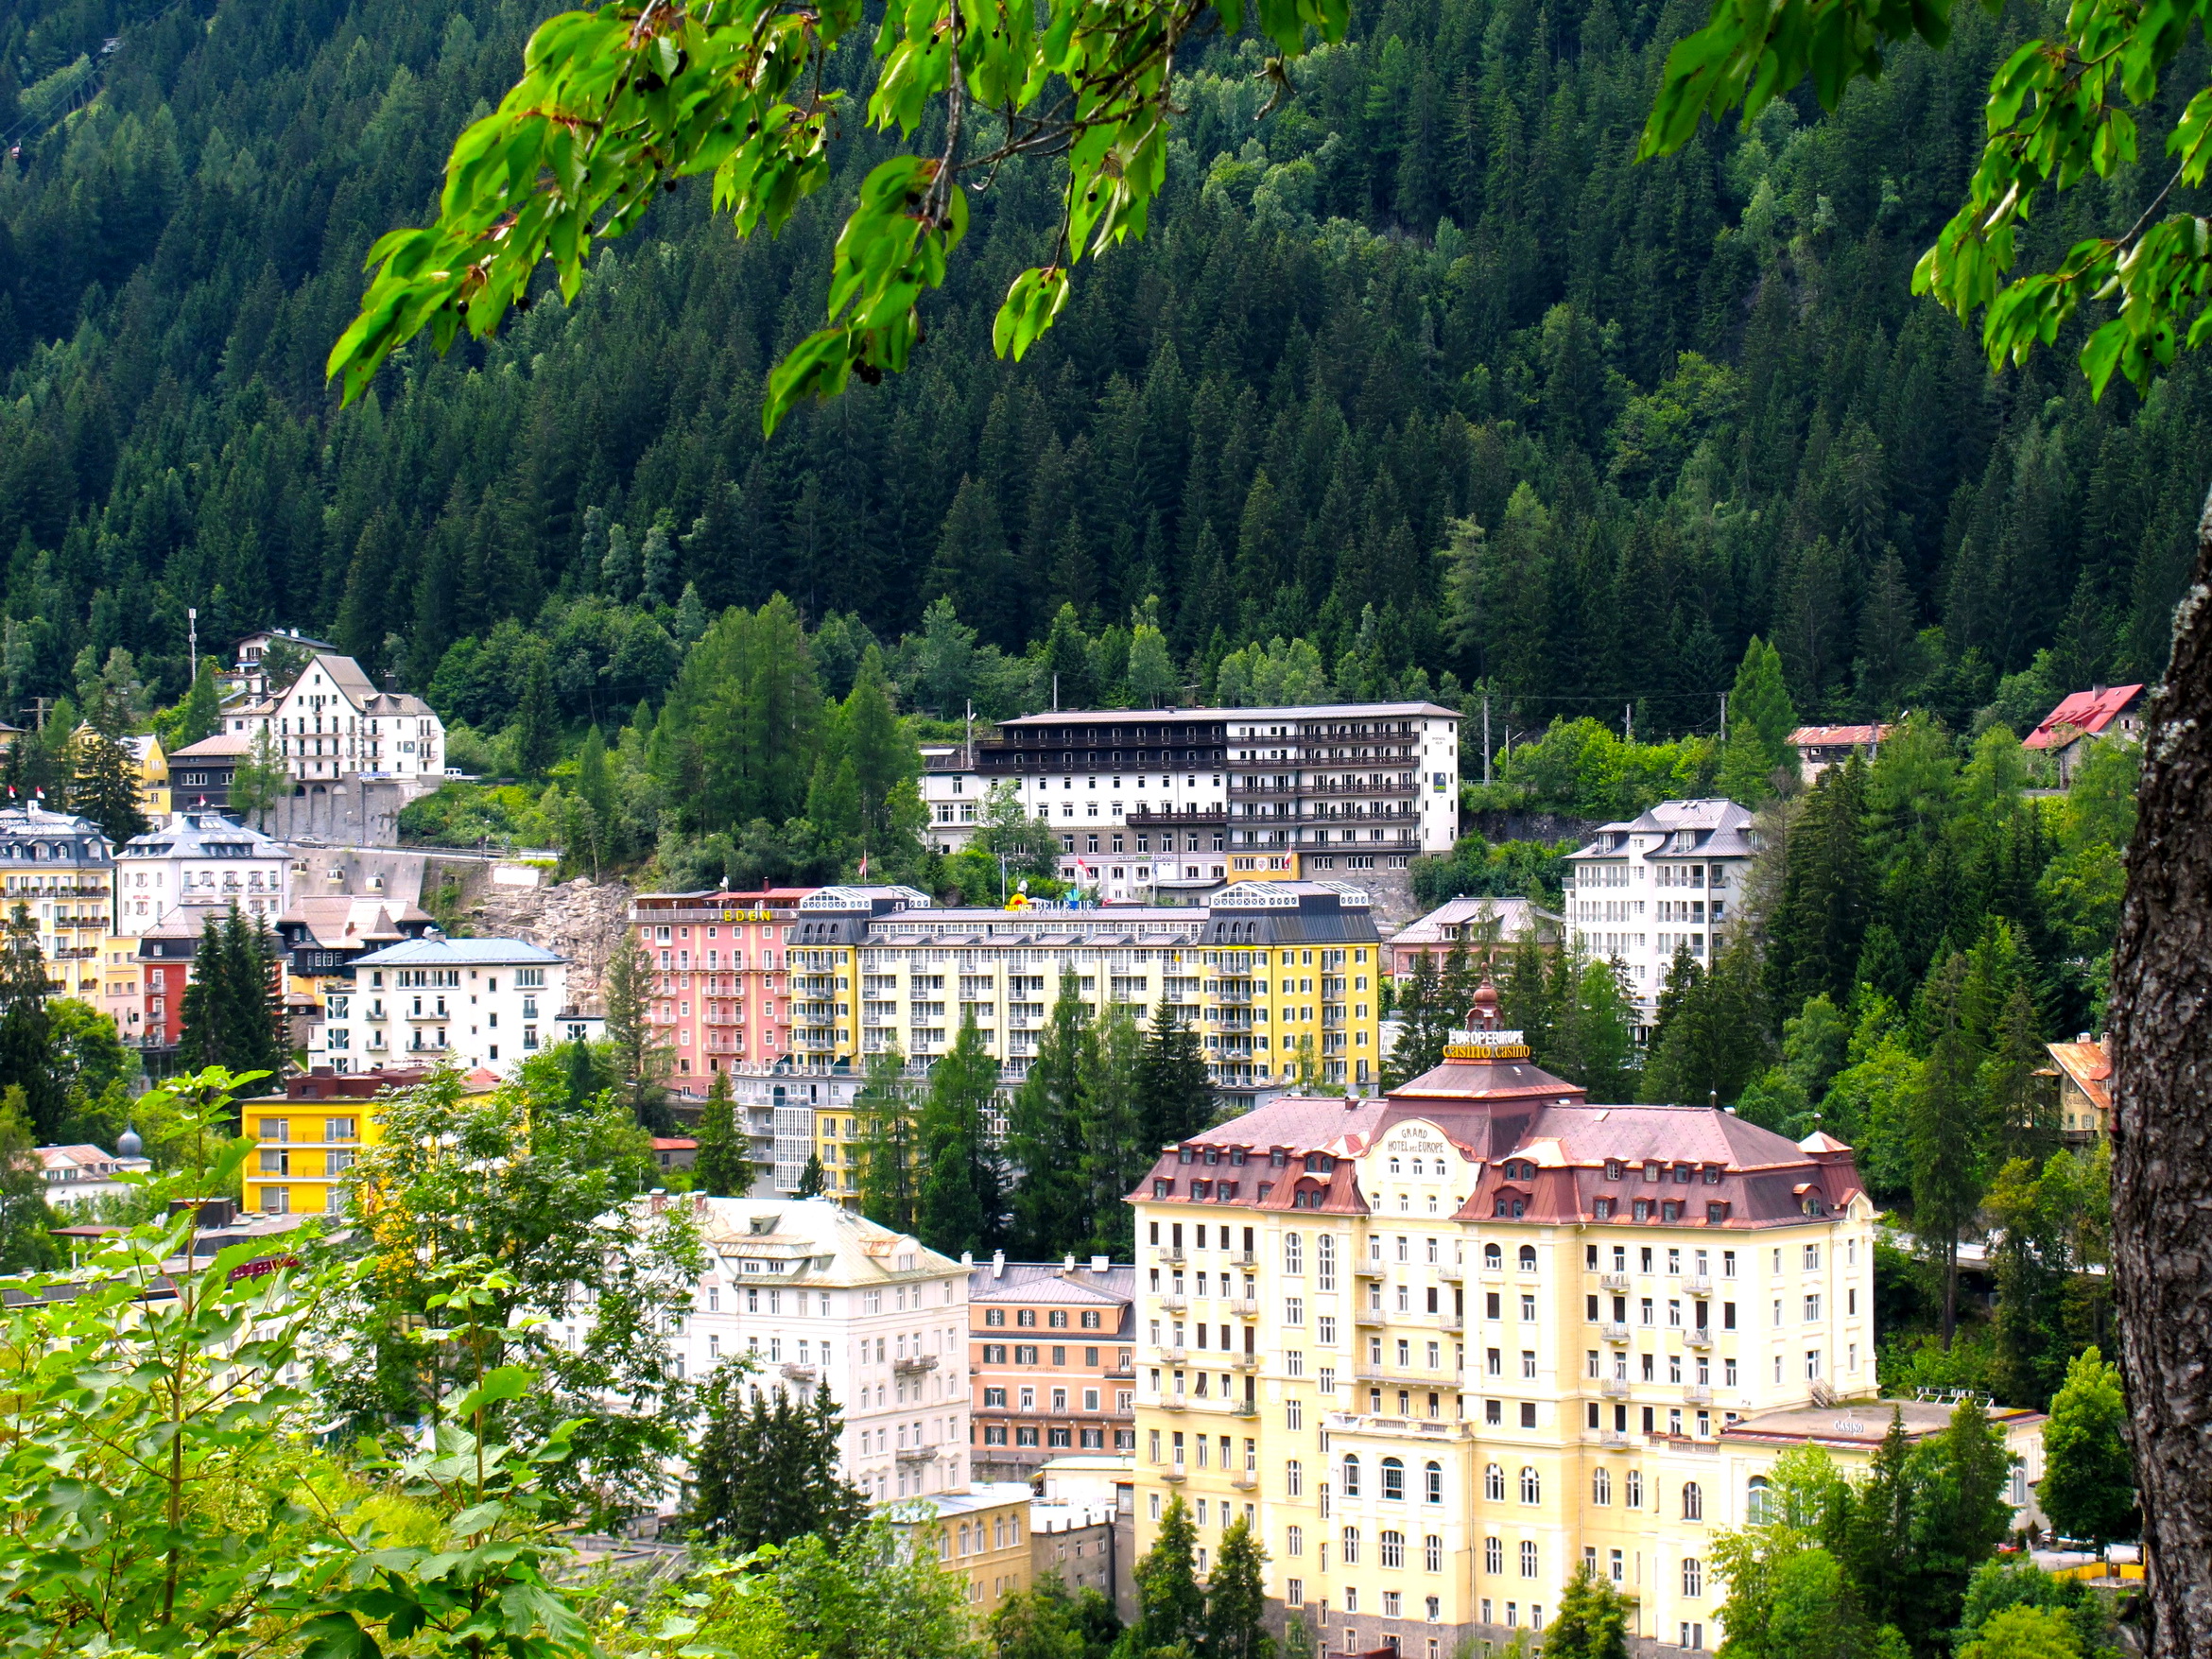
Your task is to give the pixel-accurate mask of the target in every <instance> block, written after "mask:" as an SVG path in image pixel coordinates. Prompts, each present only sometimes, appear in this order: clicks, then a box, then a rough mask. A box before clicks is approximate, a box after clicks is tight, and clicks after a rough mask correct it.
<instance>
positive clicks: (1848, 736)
mask: <svg viewBox="0 0 2212 1659" xmlns="http://www.w3.org/2000/svg"><path fill="white" fill-rule="evenodd" d="M1896 729H1897V728H1896V727H1894V726H1891V725H1883V724H1880V723H1876V724H1874V725H1870V726H1800V727H1798V729H1797V730H1796V731H1794V732H1792V733H1790V734H1789V746H1790V748H1792V749H1794V750H1796V751H1797V771H1798V776H1800V777H1801V778H1803V779H1804V780H1805V781H1806V784H1808V785H1810V784H1814V783H1817V782H1819V781H1820V775H1821V774H1822V773H1823V772H1824V771H1826V770H1827V769H1829V768H1830V767H1832V766H1840V765H1842V764H1843V762H1845V761H1847V760H1849V759H1850V758H1851V757H1852V756H1853V755H1855V754H1863V755H1865V756H1866V757H1867V758H1868V759H1870V760H1871V759H1873V758H1874V756H1875V754H1876V753H1877V752H1879V751H1880V749H1881V746H1882V745H1883V744H1884V743H1887V742H1888V741H1889V740H1890V734H1891V733H1892V732H1894V731H1896Z"/></svg>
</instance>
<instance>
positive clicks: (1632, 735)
mask: <svg viewBox="0 0 2212 1659" xmlns="http://www.w3.org/2000/svg"><path fill="white" fill-rule="evenodd" d="M1620 740H1621V741H1622V742H1623V743H1633V742H1634V741H1635V740H1636V705H1635V704H1634V703H1633V702H1624V703H1622V704H1621V705H1620Z"/></svg>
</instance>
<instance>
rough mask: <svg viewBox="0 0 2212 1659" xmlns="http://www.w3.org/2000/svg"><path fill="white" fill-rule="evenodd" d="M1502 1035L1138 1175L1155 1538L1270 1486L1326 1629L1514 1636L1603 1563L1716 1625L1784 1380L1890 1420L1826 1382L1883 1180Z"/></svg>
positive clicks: (1286, 1585)
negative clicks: (1616, 1101) (1583, 1076)
mask: <svg viewBox="0 0 2212 1659" xmlns="http://www.w3.org/2000/svg"><path fill="white" fill-rule="evenodd" d="M1510 1038H1511V1034H1510V1033H1490V1034H1488V1035H1486V1036H1481V1037H1474V1036H1469V1035H1467V1034H1462V1035H1461V1038H1460V1041H1459V1042H1458V1043H1456V1044H1455V1045H1454V1046H1452V1047H1450V1048H1448V1049H1447V1050H1446V1054H1447V1059H1446V1061H1445V1063H1444V1064H1443V1065H1442V1066H1441V1067H1439V1068H1438V1069H1436V1070H1435V1071H1432V1072H1430V1073H1428V1074H1427V1075H1426V1076H1425V1077H1422V1078H1419V1079H1417V1080H1414V1081H1413V1082H1411V1083H1409V1084H1408V1085H1407V1086H1406V1087H1405V1088H1403V1089H1400V1090H1398V1091H1396V1092H1395V1093H1394V1094H1392V1095H1391V1096H1388V1097H1383V1098H1366V1099H1361V1098H1352V1099H1325V1098H1312V1097H1283V1098H1279V1099H1276V1100H1274V1101H1272V1102H1270V1103H1269V1104H1267V1105H1265V1106H1262V1107H1260V1108H1259V1109H1258V1110H1256V1111H1253V1112H1252V1113H1250V1114H1248V1115H1244V1116H1242V1117H1239V1118H1236V1119H1234V1120H1232V1121H1230V1122H1228V1123H1226V1124H1223V1125H1220V1126H1218V1127H1217V1128H1214V1129H1211V1130H1208V1131H1206V1132H1203V1133H1201V1134H1199V1135H1197V1136H1194V1137H1192V1138H1191V1139H1190V1140H1188V1141H1186V1142H1184V1143H1183V1144H1182V1145H1180V1146H1178V1147H1175V1148H1171V1149H1168V1150H1167V1151H1166V1153H1164V1154H1163V1156H1162V1157H1161V1159H1160V1161H1159V1163H1158V1164H1157V1165H1156V1166H1154V1168H1153V1170H1152V1171H1151V1173H1150V1175H1149V1176H1148V1177H1147V1179H1146V1181H1145V1182H1144V1184H1143V1185H1142V1187H1141V1189H1140V1190H1139V1191H1138V1193H1136V1194H1135V1195H1133V1196H1132V1203H1133V1204H1134V1205H1135V1207H1136V1212H1137V1239H1138V1251H1137V1260H1138V1271H1139V1284H1138V1288H1137V1320H1138V1331H1137V1401H1136V1430H1137V1460H1136V1470H1135V1480H1136V1500H1137V1516H1136V1529H1137V1536H1136V1539H1135V1546H1136V1547H1137V1548H1138V1549H1139V1550H1142V1549H1144V1548H1147V1547H1149V1545H1150V1543H1151V1540H1152V1538H1153V1536H1154V1535H1155V1534H1156V1533H1157V1530H1158V1526H1159V1520H1160V1516H1161V1514H1162V1512H1163V1511H1164V1508H1165V1506H1166V1503H1167V1501H1168V1500H1169V1499H1170V1497H1171V1496H1173V1495H1178V1494H1180V1495H1182V1496H1183V1497H1184V1500H1185V1501H1186V1502H1187V1503H1188V1504H1189V1505H1190V1507H1191V1511H1192V1514H1193V1518H1194V1519H1195V1520H1196V1522H1197V1523H1198V1529H1199V1541H1200V1567H1201V1572H1202V1571H1204V1570H1205V1567H1206V1556H1207V1555H1208V1554H1209V1553H1210V1552H1211V1551H1212V1550H1213V1549H1215V1548H1218V1542H1219V1537H1220V1532H1221V1530H1222V1529H1224V1528H1225V1527H1227V1526H1228V1525H1229V1524H1230V1523H1231V1522H1232V1521H1233V1520H1234V1519H1236V1518H1237V1517H1238V1516H1245V1517H1249V1518H1250V1519H1251V1520H1252V1522H1253V1525H1254V1526H1255V1527H1256V1528H1257V1529H1258V1531H1259V1533H1260V1536H1261V1539H1262V1541H1263V1543H1264V1545H1265V1547H1266V1549H1267V1552H1268V1558H1269V1559H1268V1566H1267V1576H1268V1591H1269V1595H1270V1599H1272V1601H1273V1602H1274V1603H1275V1606H1276V1608H1277V1610H1278V1611H1279V1612H1281V1613H1284V1614H1291V1613H1295V1614H1297V1615H1298V1616H1302V1617H1304V1618H1305V1619H1306V1620H1308V1621H1309V1623H1310V1624H1311V1625H1312V1626H1313V1628H1314V1630H1315V1632H1316V1633H1317V1635H1318V1636H1319V1637H1320V1638H1321V1640H1322V1645H1323V1648H1324V1650H1325V1651H1326V1652H1328V1653H1331V1654H1343V1653H1354V1652H1359V1653H1365V1652H1373V1651H1374V1650H1378V1649H1382V1648H1386V1647H1388V1648H1394V1649H1395V1650H1397V1651H1399V1652H1400V1653H1402V1654H1406V1655H1409V1656H1411V1659H1444V1656H1446V1655H1449V1654H1452V1653H1454V1652H1455V1651H1457V1650H1458V1647H1459V1644H1460V1642H1461V1641H1462V1640H1474V1641H1477V1642H1482V1641H1488V1642H1494V1643H1497V1644H1499V1645H1503V1644H1504V1643H1505V1642H1506V1641H1508V1640H1510V1639H1512V1635H1513V1633H1514V1632H1516V1631H1526V1630H1531V1629H1540V1628H1541V1626H1542V1625H1543V1623H1544V1620H1545V1616H1546V1610H1547V1608H1556V1606H1557V1605H1558V1600H1559V1597H1560V1594H1561V1592H1562V1589H1563V1588H1564V1585H1565V1583H1566V1582H1567V1581H1568V1579H1569V1578H1570V1577H1571V1576H1572V1574H1573V1573H1574V1571H1575V1570H1576V1568H1578V1567H1579V1566H1581V1565H1583V1564H1589V1565H1591V1566H1592V1567H1594V1568H1595V1570H1596V1571H1597V1572H1599V1574H1600V1575H1601V1576H1603V1577H1605V1578H1607V1579H1609V1580H1611V1581H1614V1582H1616V1583H1618V1584H1619V1585H1620V1586H1621V1587H1622V1588H1623V1589H1625V1590H1627V1591H1629V1592H1631V1593H1632V1594H1633V1596H1634V1597H1635V1600H1636V1613H1635V1618H1636V1624H1635V1631H1634V1633H1635V1635H1636V1637H1637V1638H1638V1647H1639V1650H1642V1651H1646V1652H1650V1651H1668V1652H1671V1651H1674V1650H1689V1651H1696V1650H1705V1649H1711V1648H1713V1647H1716V1646H1717V1645H1718V1643H1719V1637H1720V1631H1719V1624H1718V1614H1719V1607H1720V1604H1721V1601H1722V1599H1723V1592H1722V1588H1721V1586H1720V1585H1719V1584H1718V1583H1717V1582H1716V1581H1714V1579H1713V1577H1712V1573H1711V1569H1710V1565H1709V1563H1710V1541H1711V1537H1712V1534H1713V1532H1714V1531H1715V1530H1716V1529H1720V1528H1725V1527H1733V1526H1738V1525H1741V1524H1742V1522H1743V1520H1744V1519H1745V1516H1746V1514H1747V1512H1748V1506H1750V1505H1751V1504H1752V1503H1754V1502H1755V1501H1757V1500H1756V1498H1755V1496H1754V1494H1755V1493H1756V1491H1757V1486H1756V1481H1757V1479H1758V1478H1759V1477H1760V1475H1761V1473H1762V1471H1764V1470H1765V1469H1766V1468H1768V1467H1770V1466H1771V1462H1772V1460H1773V1459H1774V1458H1775V1457H1777V1456H1778V1455H1779V1454H1780V1451H1781V1450H1782V1449H1783V1448H1784V1447H1785V1446H1787V1445H1789V1444H1791V1443H1798V1442H1799V1441H1801V1440H1802V1439H1803V1438H1804V1437H1805V1432H1806V1431H1805V1430H1802V1429H1800V1428H1798V1427H1796V1426H1793V1425H1792V1423H1791V1420H1789V1419H1782V1420H1779V1421H1781V1422H1782V1423H1783V1424H1784V1428H1783V1430H1782V1431H1780V1432H1775V1431H1773V1430H1771V1428H1770V1426H1771V1425H1772V1424H1774V1423H1776V1422H1777V1421H1778V1420H1777V1419H1775V1418H1774V1416H1773V1414H1774V1413H1777V1412H1784V1413H1789V1412H1806V1411H1812V1412H1816V1413H1828V1414H1829V1415H1830V1418H1831V1420H1832V1419H1833V1417H1835V1416H1837V1415H1841V1416H1844V1417H1847V1418H1849V1419H1850V1420H1851V1421H1854V1422H1857V1423H1860V1424H1867V1425H1871V1424H1875V1423H1876V1421H1877V1418H1878V1419H1879V1420H1880V1421H1881V1422H1886V1419H1887V1413H1888V1408H1887V1406H1876V1405H1872V1404H1868V1405H1864V1406H1859V1407H1857V1408H1853V1409H1852V1410H1850V1411H1849V1412H1840V1413H1839V1412H1835V1411H1832V1410H1831V1408H1833V1407H1834V1405H1835V1402H1836V1401H1837V1400H1839V1399H1843V1398H1850V1397H1854V1396H1858V1397H1865V1396H1870V1395H1872V1394H1873V1392H1874V1391H1875V1351H1874V1337H1875V1332H1874V1321H1873V1291H1874V1223H1875V1212H1874V1208H1873V1205H1872V1204H1871V1203H1870V1202H1869V1201H1868V1199H1867V1196H1866V1193H1865V1191H1864V1189H1863V1187H1862V1186H1861V1184H1860V1182H1859V1179H1858V1171H1857V1169H1856V1168H1855V1167H1854V1166H1853V1163H1852V1157H1851V1149H1849V1148H1848V1147H1846V1146H1843V1145H1842V1144H1841V1143H1840V1142H1837V1141H1834V1140H1832V1139H1830V1138H1828V1137H1826V1136H1823V1135H1817V1134H1816V1135H1814V1136H1812V1137H1810V1138H1808V1139H1807V1140H1806V1141H1804V1142H1802V1143H1799V1144H1795V1145H1793V1144H1791V1143H1790V1142H1789V1141H1788V1140H1786V1139H1784V1138H1783V1137H1781V1136H1779V1135H1775V1134H1772V1133H1771V1132H1768V1131H1766V1130H1762V1129H1759V1128H1757V1127H1756V1126H1754V1125H1753V1124H1750V1123H1747V1122H1744V1121H1743V1120H1742V1119H1740V1118H1738V1117H1736V1116H1734V1115H1730V1114H1728V1113H1725V1112H1721V1111H1717V1110H1710V1109H1706V1108H1702V1107H1674V1106H1607V1105H1598V1104H1592V1103H1590V1102H1588V1101H1586V1100H1585V1099H1584V1097H1583V1095H1582V1091H1581V1090H1580V1089H1578V1088H1576V1087H1574V1086H1573V1085H1571V1084H1568V1083H1565V1082H1563V1081H1561V1080H1559V1079H1557V1078H1554V1077H1551V1076H1549V1075H1548V1074H1547V1073H1544V1072H1542V1071H1540V1070H1538V1069H1537V1068H1535V1067H1533V1066H1532V1065H1530V1064H1529V1063H1528V1051H1527V1049H1526V1048H1523V1047H1520V1046H1517V1044H1516V1043H1513V1042H1512V1041H1510ZM1806 1421H1807V1422H1810V1421H1811V1420H1809V1419H1808V1420H1806ZM2036 1426H2037V1425H2036V1422H2035V1421H2033V1420H2031V1421H2029V1422H2026V1423H2024V1424H2022V1425H2020V1426H2018V1433H2019V1434H2020V1435H2022V1436H2025V1437H2027V1438H2030V1439H2031V1438H2032V1436H2033V1433H2034V1431H2035V1428H2036ZM2012 1431H2013V1430H2012V1428H2011V1427H2010V1426H2009V1429H2008V1432H2012ZM1872 1433H1873V1434H1874V1435H1875V1438H1876V1439H1878V1437H1879V1433H1880V1428H1879V1426H1875V1427H1874V1428H1873V1429H1872ZM2018 1496H2019V1499H2020V1501H2022V1502H2025V1495H2024V1493H2022V1494H2019V1495H2018Z"/></svg>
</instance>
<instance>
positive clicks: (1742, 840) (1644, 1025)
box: [1565, 800, 1758, 1041]
mask: <svg viewBox="0 0 2212 1659" xmlns="http://www.w3.org/2000/svg"><path fill="white" fill-rule="evenodd" d="M1757 851H1758V839H1757V833H1756V832H1755V831H1754V829H1753V828H1752V813H1751V811H1750V809H1749V808H1748V807H1743V806H1738V805H1737V804H1736V803H1735V802H1733V801H1725V800H1711V801H1662V802H1660V803H1659V804H1657V805H1656V806H1654V807H1652V808H1651V809H1650V811H1648V812H1646V813H1644V814H1642V815H1641V816H1640V817H1637V818H1634V819H1632V820H1628V821H1623V822H1620V823H1608V824H1603V825H1600V826H1599V830H1598V833H1597V834H1596V835H1595V836H1594V837H1593V838H1591V839H1590V841H1589V842H1588V843H1587V844H1586V845H1585V846H1583V847H1582V848H1581V849H1580V850H1579V851H1577V852H1575V853H1571V854H1569V855H1568V856H1567V867H1568V869H1569V871H1570V872H1571V877H1570V881H1569V885H1568V887H1567V889H1566V901H1565V902H1566V912H1567V925H1568V927H1569V928H1570V929H1571V938H1570V943H1571V946H1572V948H1573V949H1574V951H1575V952H1576V954H1578V955H1580V956H1588V957H1595V958H1597V959H1599V960H1600V961H1611V962H1616V963H1617V964H1619V969H1620V973H1621V988H1622V990H1623V991H1624V992H1625V993H1626V994H1627V995H1628V998H1629V1001H1630V1003H1631V1005H1632V1006H1633V1008H1634V1010H1635V1011H1636V1016H1637V1022H1638V1024H1637V1038H1638V1041H1642V1040H1643V1039H1644V1038H1645V1036H1646V1035H1648V1033H1649V1031H1650V1026H1651V1023H1652V1021H1654V1020H1655V1019H1656V1018H1657V1017H1658V1011H1659V994H1660V993H1661V992H1663V991H1664V990H1666V989H1667V973H1668V968H1669V967H1670V966H1671V965H1672V963H1673V961H1674V953H1675V952H1676V951H1677V950H1678V949H1679V950H1685V951H1687V952H1688V953H1689V955H1690V959H1691V960H1693V961H1695V962H1697V963H1698V964H1699V965H1700V966H1701V967H1710V966H1711V965H1712V963H1713V960H1714V959H1715V958H1716V957H1718V956H1719V953H1720V950H1721V948H1722V946H1723V945H1724V944H1725V943H1726V942H1727V938H1728V930H1729V927H1730V925H1732V924H1733V923H1734V922H1735V920H1736V907H1738V906H1739V904H1740V899H1741V894H1742V891H1743V877H1744V872H1745V871H1746V870H1747V869H1748V868H1749V867H1750V864H1751V861H1752V858H1753V856H1754V855H1755V854H1756V853H1757Z"/></svg>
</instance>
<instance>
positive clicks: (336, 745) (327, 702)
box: [224, 651, 445, 784]
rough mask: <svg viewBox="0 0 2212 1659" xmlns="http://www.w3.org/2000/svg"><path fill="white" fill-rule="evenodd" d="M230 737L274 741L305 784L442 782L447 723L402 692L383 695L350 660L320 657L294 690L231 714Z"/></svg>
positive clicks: (324, 654) (228, 718)
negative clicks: (262, 734)
mask: <svg viewBox="0 0 2212 1659" xmlns="http://www.w3.org/2000/svg"><path fill="white" fill-rule="evenodd" d="M224 718H225V721H226V724H227V725H228V727H229V729H230V731H231V732H232V733H233V734H242V735H244V736H247V737H251V736H252V735H253V734H255V733H256V732H258V731H260V730H261V729H262V728H264V727H267V728H268V730H269V731H270V732H272V733H273V734H275V735H276V738H277V742H278V744H279V746H280V749H281V752H283V754H284V757H285V764H286V766H287V767H288V768H289V769H290V770H291V774H292V776H293V777H294V778H296V779H298V780H299V781H301V782H302V783H303V784H305V783H313V782H316V781H318V780H320V781H321V782H324V783H330V782H333V781H335V780H337V779H338V778H344V777H354V776H366V777H387V778H432V779H442V778H443V777H444V775H445V723H444V722H443V721H442V720H441V719H439V717H438V716H437V715H436V714H435V713H434V712H433V711H432V709H431V707H430V705H429V704H428V703H426V702H424V701H423V700H422V699H421V698H419V697H410V696H408V695H407V694H406V693H405V692H398V691H379V690H377V689H376V686H375V685H374V683H372V682H371V680H370V678H369V676H368V675H367V674H364V673H363V672H362V671H361V665H360V664H358V663H356V662H354V659H353V658H351V657H341V656H338V655H337V654H336V653H334V652H327V651H318V652H316V653H315V655H314V656H313V657H311V658H309V659H308V663H307V666H306V668H305V669H304V670H303V671H302V673H301V675H300V678H299V679H297V680H295V681H294V682H293V683H292V685H291V688H290V689H289V690H287V691H285V692H283V693H281V694H279V695H278V696H276V697H274V698H269V699H264V700H260V701H255V702H250V703H248V704H246V705H245V706H244V707H242V708H237V709H233V710H232V711H230V712H229V713H228V714H227V715H226V716H225V717H224Z"/></svg>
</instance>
